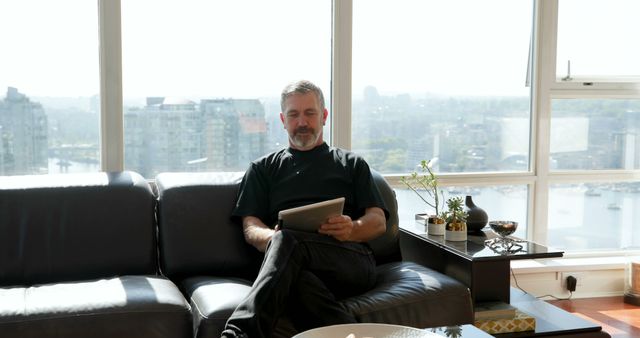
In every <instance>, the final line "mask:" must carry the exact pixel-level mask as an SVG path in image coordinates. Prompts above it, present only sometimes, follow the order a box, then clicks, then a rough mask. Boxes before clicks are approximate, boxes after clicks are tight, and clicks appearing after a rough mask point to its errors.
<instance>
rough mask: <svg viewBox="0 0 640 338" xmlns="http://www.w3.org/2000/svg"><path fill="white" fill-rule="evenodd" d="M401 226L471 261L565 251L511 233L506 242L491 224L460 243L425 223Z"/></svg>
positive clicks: (535, 256) (552, 255) (555, 255)
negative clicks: (432, 230) (429, 231)
mask: <svg viewBox="0 0 640 338" xmlns="http://www.w3.org/2000/svg"><path fill="white" fill-rule="evenodd" d="M400 229H401V230H402V231H405V232H407V233H409V234H411V235H413V236H417V237H419V238H421V239H423V240H425V241H427V242H429V243H431V244H433V245H436V246H440V247H441V248H442V249H444V250H447V251H449V252H451V253H454V254H456V255H459V256H462V257H464V258H466V259H469V260H496V259H499V260H504V259H507V260H515V259H532V258H551V257H562V255H563V251H560V250H555V249H552V248H549V247H546V246H544V245H540V244H537V243H534V242H530V241H525V240H522V239H520V238H516V237H512V236H507V237H506V240H504V241H503V240H502V239H501V238H500V237H499V236H498V235H496V234H495V233H494V232H493V231H492V230H491V229H489V227H485V228H484V229H483V231H482V232H478V233H468V234H467V240H466V241H461V242H454V241H445V240H444V236H434V235H428V234H427V232H426V226H425V225H424V224H423V223H420V222H419V221H414V222H404V223H401V224H400Z"/></svg>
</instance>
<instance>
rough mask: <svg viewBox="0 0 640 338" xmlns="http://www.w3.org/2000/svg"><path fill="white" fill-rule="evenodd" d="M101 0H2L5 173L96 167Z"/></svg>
mask: <svg viewBox="0 0 640 338" xmlns="http://www.w3.org/2000/svg"><path fill="white" fill-rule="evenodd" d="M97 19H98V17H97V15H96V3H95V2H91V1H84V0H64V1H46V0H41V1H39V0H25V1H3V2H1V3H0V32H2V33H0V36H1V37H2V44H3V49H2V50H3V52H2V53H0V74H2V75H1V76H0V175H21V174H46V173H60V172H86V171H97V170H99V168H100V165H99V154H100V153H99V124H98V123H99V120H100V115H99V105H98V92H99V90H98V84H99V83H98V72H99V69H98V34H97V30H98V24H97Z"/></svg>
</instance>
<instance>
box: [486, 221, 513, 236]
mask: <svg viewBox="0 0 640 338" xmlns="http://www.w3.org/2000/svg"><path fill="white" fill-rule="evenodd" d="M489 226H490V227H491V230H493V232H495V233H496V234H497V235H498V236H500V237H507V236H509V235H511V234H512V233H514V232H516V229H518V222H513V221H491V222H489Z"/></svg>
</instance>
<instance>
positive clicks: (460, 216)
mask: <svg viewBox="0 0 640 338" xmlns="http://www.w3.org/2000/svg"><path fill="white" fill-rule="evenodd" d="M447 208H448V210H447V211H446V212H445V213H444V219H445V220H446V221H447V230H452V231H461V230H463V229H458V227H459V226H456V225H455V224H460V223H464V222H465V221H466V219H467V212H466V211H464V209H463V200H462V197H460V196H458V197H451V198H449V199H448V200H447ZM464 230H466V229H464Z"/></svg>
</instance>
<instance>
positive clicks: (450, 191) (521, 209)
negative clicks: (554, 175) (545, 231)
mask: <svg viewBox="0 0 640 338" xmlns="http://www.w3.org/2000/svg"><path fill="white" fill-rule="evenodd" d="M442 190H443V192H444V198H445V200H446V199H447V198H449V197H453V196H466V195H469V196H472V197H473V202H474V203H475V204H476V205H477V206H478V207H480V208H482V209H483V210H484V211H485V212H487V215H490V217H491V220H510V221H516V222H518V229H517V230H516V232H515V234H514V236H517V237H520V238H525V237H527V203H528V196H529V192H528V186H527V185H496V186H491V187H477V186H462V187H459V186H456V187H446V188H443V189H442ZM395 191H396V198H397V200H398V205H399V206H401V207H400V210H399V217H400V222H401V223H407V222H413V221H414V218H415V213H416V212H415V211H416V210H419V213H428V214H433V210H427V209H425V207H427V206H426V205H425V204H424V203H423V202H422V201H421V200H420V199H419V198H416V196H415V195H414V192H413V191H411V190H409V189H405V188H398V189H395ZM445 208H446V207H445Z"/></svg>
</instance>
